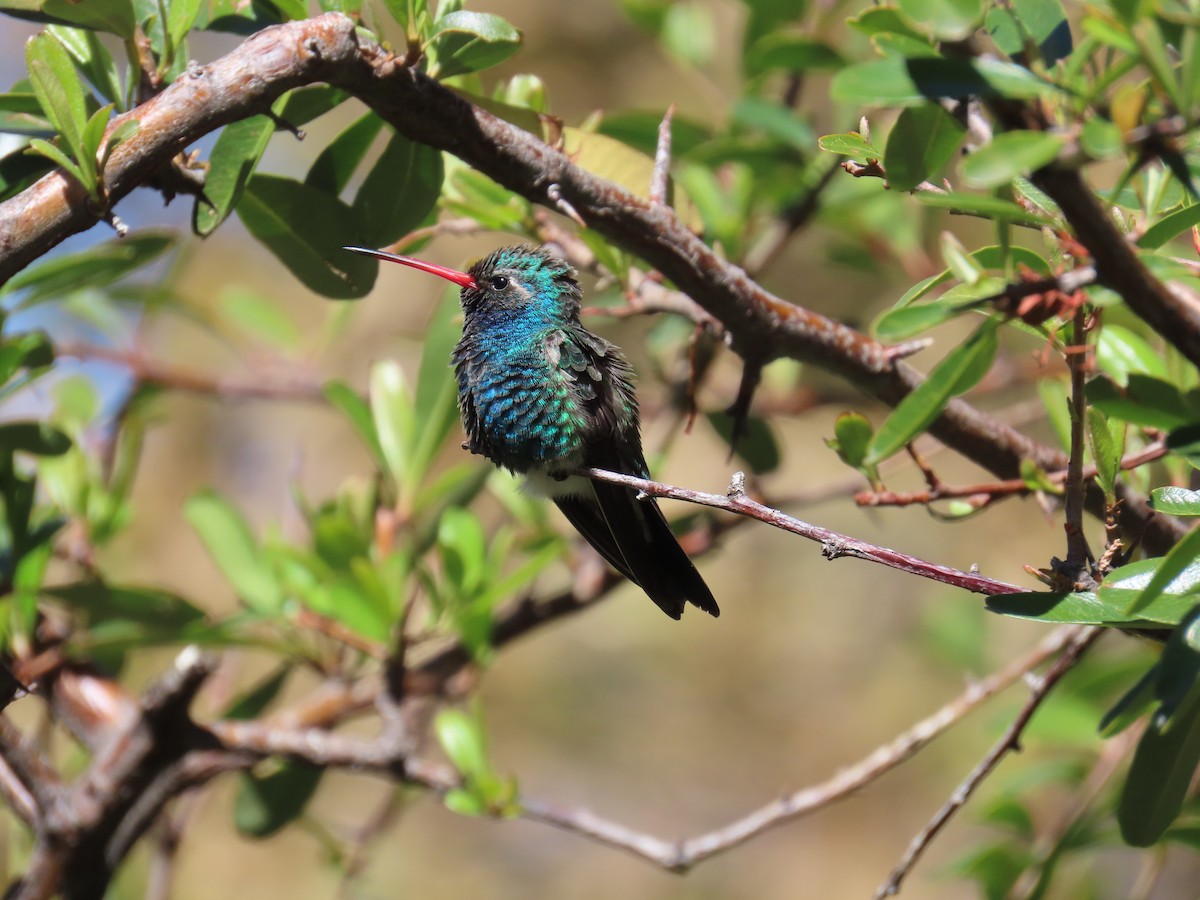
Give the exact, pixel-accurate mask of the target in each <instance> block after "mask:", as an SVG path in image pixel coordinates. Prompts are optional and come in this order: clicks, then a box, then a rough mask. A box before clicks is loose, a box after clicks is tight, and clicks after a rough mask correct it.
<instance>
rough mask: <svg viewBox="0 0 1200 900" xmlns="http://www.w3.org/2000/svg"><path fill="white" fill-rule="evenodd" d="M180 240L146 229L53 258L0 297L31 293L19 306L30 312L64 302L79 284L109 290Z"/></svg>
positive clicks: (11, 283) (12, 282)
mask: <svg viewBox="0 0 1200 900" xmlns="http://www.w3.org/2000/svg"><path fill="white" fill-rule="evenodd" d="M177 239H178V237H177V235H176V234H175V232H173V231H169V230H166V229H146V230H144V231H138V232H135V233H133V234H129V235H126V236H125V237H123V238H116V239H113V240H110V241H105V242H104V243H101V244H97V245H96V246H94V247H90V248H89V249H87V250H80V251H78V252H77V253H66V254H63V255H61V256H54V257H51V258H49V259H45V260H42V261H41V262H38V263H37V264H35V265H32V266H30V267H29V268H27V269H25V270H23V271H21V272H18V273H17V274H16V275H14V276H13V277H12V278H10V279H9V280H8V282H7V283H6V284H5V285H4V287H3V288H2V289H0V296H8V295H11V294H15V293H17V292H19V291H28V292H29V293H28V294H26V295H25V296H24V297H22V298H21V301H20V303H19V304H18V307H19V308H21V309H28V308H29V307H30V306H33V305H34V304H37V303H40V302H42V301H44V300H57V299H61V298H63V297H64V296H66V295H67V294H69V293H71V292H72V291H74V290H76V289H78V288H79V287H80V285H84V284H86V285H87V286H88V287H89V288H93V289H95V288H103V287H107V286H108V285H110V284H113V283H114V282H116V281H118V280H119V279H121V278H124V277H125V276H126V275H130V274H132V273H134V272H136V271H138V270H140V269H141V268H143V267H144V266H146V265H148V264H149V263H150V262H152V261H153V260H155V259H157V258H158V257H160V256H162V255H163V254H164V253H166V252H167V251H168V250H170V249H171V248H172V247H174V246H175V242H176V240H177Z"/></svg>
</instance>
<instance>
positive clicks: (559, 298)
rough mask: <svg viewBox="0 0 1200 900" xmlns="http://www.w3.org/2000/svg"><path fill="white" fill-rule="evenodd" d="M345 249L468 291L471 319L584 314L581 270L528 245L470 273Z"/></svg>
mask: <svg viewBox="0 0 1200 900" xmlns="http://www.w3.org/2000/svg"><path fill="white" fill-rule="evenodd" d="M345 249H347V250H350V251H353V252H354V253H361V254H363V255H365V256H373V257H375V258H376V259H381V260H384V261H385V262H394V263H400V264H401V265H404V266H410V267H412V268H414V269H420V270H421V271H422V272H429V273H431V274H433V275H437V276H439V277H441V278H445V279H446V280H447V281H452V282H454V283H455V284H457V285H458V286H459V287H461V288H462V295H461V296H462V305H463V310H464V311H465V312H466V313H467V314H468V315H470V314H471V313H473V312H482V311H492V310H511V311H512V312H514V313H518V312H528V311H534V310H536V311H539V312H541V313H544V314H546V315H548V316H558V317H562V318H568V319H569V318H572V317H574V316H576V315H578V313H579V302H580V292H579V282H577V281H576V280H575V270H574V269H572V268H571V267H570V266H569V265H568V264H567V263H566V262H564V261H563V260H562V259H560V258H559V257H557V256H554V255H553V254H551V253H549V252H548V251H546V250H544V249H542V248H540V247H531V246H529V245H527V244H518V245H517V246H514V247H502V248H501V249H499V250H496V251H494V252H492V253H490V254H489V255H487V256H485V257H484V258H483V259H481V260H479V262H477V263H475V264H474V265H473V266H471V268H470V269H468V270H467V271H465V272H460V271H459V270H458V269H451V268H448V267H446V266H440V265H437V264H436V263H430V262H425V261H424V260H420V259H413V258H412V257H409V256H397V255H396V254H394V253H387V252H385V251H383V250H371V249H368V248H365V247H346V248H345Z"/></svg>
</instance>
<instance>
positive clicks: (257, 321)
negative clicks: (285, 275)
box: [217, 286, 300, 349]
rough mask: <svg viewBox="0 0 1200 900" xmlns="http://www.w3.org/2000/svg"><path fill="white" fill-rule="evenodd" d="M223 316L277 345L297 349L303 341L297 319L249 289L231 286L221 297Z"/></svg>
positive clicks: (261, 338) (250, 333)
mask: <svg viewBox="0 0 1200 900" xmlns="http://www.w3.org/2000/svg"><path fill="white" fill-rule="evenodd" d="M217 302H218V305H219V306H220V309H221V313H222V315H223V316H224V317H225V318H226V319H228V320H229V321H230V322H233V323H236V324H237V325H238V326H239V327H240V328H241V329H242V330H243V331H244V332H246V333H247V334H249V335H252V336H254V337H256V338H258V339H260V340H264V341H267V342H269V343H271V344H274V345H275V346H277V347H282V348H289V349H290V348H294V347H296V346H298V345H299V343H300V331H299V329H298V327H297V326H296V322H295V320H294V319H293V318H292V317H291V316H289V315H288V314H287V313H285V312H284V311H283V310H281V309H280V308H279V306H278V305H277V304H276V303H275V302H274V301H273V300H272V299H270V298H268V297H265V296H263V295H262V294H259V293H256V292H254V291H252V290H249V289H248V288H241V287H236V286H231V287H228V288H226V289H225V290H223V291H221V294H220V297H219V298H218V301H217Z"/></svg>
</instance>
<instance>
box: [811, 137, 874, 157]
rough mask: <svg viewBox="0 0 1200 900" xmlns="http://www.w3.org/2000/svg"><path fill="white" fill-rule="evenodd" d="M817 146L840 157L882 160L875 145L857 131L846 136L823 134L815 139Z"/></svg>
mask: <svg viewBox="0 0 1200 900" xmlns="http://www.w3.org/2000/svg"><path fill="white" fill-rule="evenodd" d="M817 146H818V147H820V148H821V149H822V150H826V151H828V152H829V153H837V154H838V155H840V156H853V157H857V158H859V159H883V154H882V153H880V152H879V150H877V149H876V148H875V145H874V144H872V143H871V142H870V141H868V140H867V139H866V138H864V137H863V136H862V135H861V134H859V133H858V132H857V131H851V132H849V133H847V134H823V135H821V137H819V138H817Z"/></svg>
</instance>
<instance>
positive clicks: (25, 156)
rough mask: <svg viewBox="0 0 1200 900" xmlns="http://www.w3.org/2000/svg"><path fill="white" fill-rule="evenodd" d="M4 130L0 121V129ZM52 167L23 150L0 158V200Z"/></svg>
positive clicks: (38, 157)
mask: <svg viewBox="0 0 1200 900" xmlns="http://www.w3.org/2000/svg"><path fill="white" fill-rule="evenodd" d="M0 118H3V117H2V116H0ZM5 130H6V129H5V128H4V127H3V123H2V122H0V131H5ZM53 168H54V165H53V164H52V163H51V162H50V161H49V160H47V159H46V158H44V157H40V156H38V155H36V154H32V153H25V152H24V151H23V150H18V151H16V152H14V153H10V154H9V155H8V156H5V157H3V158H0V200H7V199H8V198H9V197H15V196H16V195H17V194H19V193H21V191H23V190H25V189H26V188H27V187H29V186H30V185H32V184H33V183H34V182H35V181H37V180H38V179H39V178H41V177H42V176H43V175H45V174H46V173H47V172H49V171H50V170H51V169H53Z"/></svg>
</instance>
